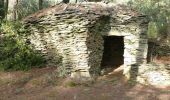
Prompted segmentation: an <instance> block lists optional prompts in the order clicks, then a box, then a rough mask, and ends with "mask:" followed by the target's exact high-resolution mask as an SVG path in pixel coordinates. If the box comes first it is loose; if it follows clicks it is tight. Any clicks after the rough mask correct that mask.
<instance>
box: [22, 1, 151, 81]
mask: <svg viewBox="0 0 170 100" xmlns="http://www.w3.org/2000/svg"><path fill="white" fill-rule="evenodd" d="M24 23H25V25H26V27H27V29H30V33H31V34H30V35H29V36H28V38H29V40H30V42H31V44H32V45H33V46H34V47H35V49H36V50H39V51H40V52H41V53H42V54H43V55H44V57H45V58H46V59H47V61H48V63H49V64H51V65H55V66H58V67H59V69H61V70H62V71H61V72H60V73H61V75H64V74H67V75H71V76H72V77H74V78H81V79H87V78H88V79H89V78H92V76H96V75H98V74H99V73H100V66H101V60H102V56H103V50H104V47H103V43H104V40H103V36H124V45H125V49H124V66H125V68H124V74H125V75H126V76H130V75H129V74H131V73H130V70H132V69H133V68H132V67H131V65H133V64H141V63H146V56H147V46H148V45H147V36H146V31H147V24H148V21H147V20H146V16H143V15H141V14H139V13H137V12H136V11H134V10H132V9H129V8H128V7H126V6H122V5H118V6H112V5H107V4H103V3H85V4H83V3H82V4H69V5H66V4H59V5H56V6H54V7H51V8H48V9H44V10H42V11H39V12H37V13H35V14H34V15H31V16H29V17H27V18H26V19H25V20H24ZM129 66H130V67H129ZM134 69H136V67H134Z"/></svg>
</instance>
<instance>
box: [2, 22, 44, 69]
mask: <svg viewBox="0 0 170 100" xmlns="http://www.w3.org/2000/svg"><path fill="white" fill-rule="evenodd" d="M0 31H1V33H0V35H1V37H0V70H28V69H30V68H31V67H33V66H34V67H35V66H36V67H37V66H38V67H40V65H42V64H43V63H44V60H43V58H42V57H41V55H40V54H39V53H37V52H36V51H34V50H33V49H32V48H31V46H29V44H28V43H27V42H26V41H24V38H23V36H24V35H26V31H25V30H24V28H23V26H22V24H21V23H19V22H15V23H12V22H8V21H5V22H2V23H1V27H0Z"/></svg>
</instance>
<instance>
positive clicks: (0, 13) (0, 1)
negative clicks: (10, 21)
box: [0, 0, 5, 19]
mask: <svg viewBox="0 0 170 100" xmlns="http://www.w3.org/2000/svg"><path fill="white" fill-rule="evenodd" d="M4 4H5V2H4V0H0V19H4V17H5V8H4Z"/></svg>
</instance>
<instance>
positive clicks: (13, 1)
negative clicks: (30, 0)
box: [6, 0, 18, 21]
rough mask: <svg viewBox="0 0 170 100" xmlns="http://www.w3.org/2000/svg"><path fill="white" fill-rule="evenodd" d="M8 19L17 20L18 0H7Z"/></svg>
mask: <svg viewBox="0 0 170 100" xmlns="http://www.w3.org/2000/svg"><path fill="white" fill-rule="evenodd" d="M7 3H8V5H7V15H6V16H7V20H10V21H14V20H17V18H18V16H17V5H18V0H7Z"/></svg>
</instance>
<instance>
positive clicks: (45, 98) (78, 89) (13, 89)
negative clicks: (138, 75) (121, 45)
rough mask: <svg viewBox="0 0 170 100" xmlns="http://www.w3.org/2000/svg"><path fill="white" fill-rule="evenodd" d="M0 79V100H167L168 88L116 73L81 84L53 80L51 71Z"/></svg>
mask: <svg viewBox="0 0 170 100" xmlns="http://www.w3.org/2000/svg"><path fill="white" fill-rule="evenodd" d="M0 77H3V78H0V80H1V81H0V100H170V88H162V89H160V88H155V87H152V86H143V85H141V84H136V83H133V82H126V80H125V79H124V77H123V76H122V74H120V73H116V74H115V73H114V74H110V75H106V76H101V77H100V78H99V79H98V80H97V81H96V82H94V83H86V84H81V85H80V84H73V83H71V82H70V83H69V81H67V79H59V78H57V77H56V76H55V73H54V68H43V69H34V70H31V71H28V72H21V71H20V72H6V73H4V72H0Z"/></svg>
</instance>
